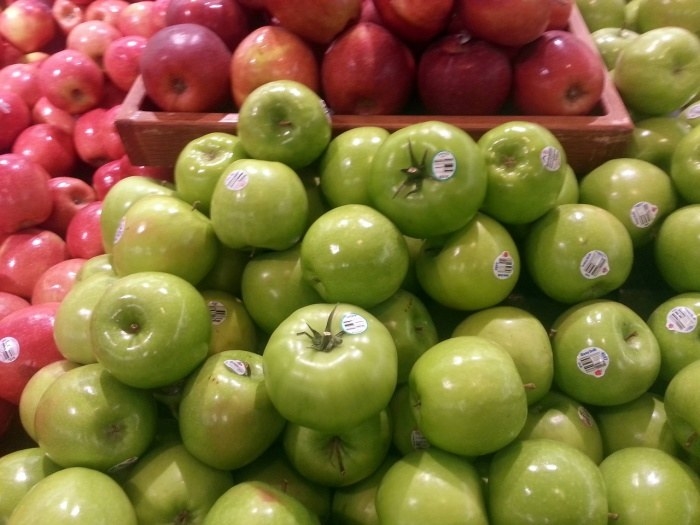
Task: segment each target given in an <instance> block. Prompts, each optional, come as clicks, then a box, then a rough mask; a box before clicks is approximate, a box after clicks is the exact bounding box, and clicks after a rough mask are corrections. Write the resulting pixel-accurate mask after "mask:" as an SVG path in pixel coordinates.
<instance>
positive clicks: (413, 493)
mask: <svg viewBox="0 0 700 525" xmlns="http://www.w3.org/2000/svg"><path fill="white" fill-rule="evenodd" d="M484 492H485V490H484V487H483V485H482V481H481V479H480V477H479V473H478V472H477V470H476V468H475V467H474V465H472V463H470V462H469V461H468V460H467V459H465V458H463V457H461V456H457V455H454V454H450V453H448V452H445V451H443V450H440V449H437V448H430V449H426V450H417V451H415V452H411V453H410V454H407V455H406V456H404V457H402V458H400V459H398V460H397V461H396V462H394V463H393V464H392V465H391V466H390V467H389V469H388V470H387V472H386V473H385V474H384V477H383V478H382V480H381V481H380V483H379V487H378V488H377V494H376V511H377V516H378V517H379V523H381V524H382V525H420V524H425V523H450V522H452V523H473V524H474V525H487V524H488V523H490V522H489V520H488V517H487V510H486V502H485V495H484Z"/></svg>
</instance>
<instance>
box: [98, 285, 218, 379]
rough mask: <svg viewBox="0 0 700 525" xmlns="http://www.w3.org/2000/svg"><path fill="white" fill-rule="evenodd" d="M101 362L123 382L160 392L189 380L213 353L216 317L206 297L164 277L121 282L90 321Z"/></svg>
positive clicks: (107, 296)
mask: <svg viewBox="0 0 700 525" xmlns="http://www.w3.org/2000/svg"><path fill="white" fill-rule="evenodd" d="M90 334H91V338H92V343H93V351H94V353H95V357H96V358H97V361H98V362H100V363H102V364H103V365H104V367H105V368H106V369H107V370H109V371H110V372H111V373H112V374H114V376H115V377H116V378H117V379H119V380H120V381H122V382H124V383H126V384H128V385H131V386H134V387H137V388H159V387H164V386H168V385H171V384H172V383H175V382H177V381H178V380H181V379H182V378H184V377H185V376H187V375H188V374H189V373H190V372H192V370H194V369H195V367H197V365H199V364H200V363H201V362H202V361H204V359H205V358H206V356H207V354H208V353H209V342H210V341H211V316H210V315H209V308H208V307H207V304H206V302H205V301H204V298H203V297H202V295H201V293H200V292H199V291H198V290H197V289H196V288H195V287H194V286H193V285H192V284H191V283H189V282H188V281H186V280H184V279H183V278H181V277H178V276H176V275H173V274H169V273H165V272H138V273H132V274H131V275H126V276H124V277H120V278H119V279H118V280H117V281H115V282H114V283H113V284H112V285H111V286H110V287H109V288H108V289H107V290H105V291H104V293H103V294H102V297H101V298H100V299H99V301H97V304H96V305H95V307H94V309H93V311H92V319H91V321H90Z"/></svg>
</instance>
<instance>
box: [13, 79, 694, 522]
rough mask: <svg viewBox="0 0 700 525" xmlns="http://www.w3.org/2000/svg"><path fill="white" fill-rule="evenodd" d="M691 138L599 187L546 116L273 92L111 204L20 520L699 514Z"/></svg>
mask: <svg viewBox="0 0 700 525" xmlns="http://www.w3.org/2000/svg"><path fill="white" fill-rule="evenodd" d="M699 89H700V87H699ZM677 118H678V119H681V118H682V117H681V116H680V115H679V116H678V117H677ZM678 122H680V120H679V121H678ZM693 122H694V121H693V120H692V119H687V120H686V121H685V124H686V125H687V129H686V132H685V133H684V134H683V135H682V137H681V138H679V139H678V140H677V141H676V142H675V144H674V145H673V148H670V150H669V151H667V154H666V155H665V156H664V157H663V163H661V161H659V162H658V163H654V162H652V161H650V160H644V159H641V158H638V157H635V156H630V157H625V158H619V159H612V160H610V161H608V162H605V163H604V164H601V165H600V166H599V167H597V168H596V169H594V170H593V171H591V172H589V173H586V174H576V173H574V171H573V170H572V169H571V167H570V166H569V164H568V163H567V160H566V152H565V151H564V149H563V148H562V146H561V144H560V143H559V141H558V139H557V138H556V137H555V136H554V135H553V134H552V133H551V132H550V131H549V130H547V129H546V128H544V127H542V126H540V125H538V124H533V123H530V122H525V121H518V120H514V121H511V122H508V123H505V124H503V125H499V126H497V127H494V128H493V129H491V130H489V131H488V132H486V133H485V134H484V135H483V136H482V137H480V138H479V139H473V138H472V137H470V136H469V135H468V134H467V133H466V132H464V131H463V130H461V129H459V128H456V127H454V126H452V125H450V124H447V123H444V122H440V121H426V122H420V123H417V124H412V125H409V126H406V127H404V128H402V129H399V130H397V131H394V132H388V131H386V130H384V129H381V128H376V127H359V128H354V129H352V130H350V131H346V132H344V133H341V134H338V135H335V136H334V135H333V133H332V125H331V121H330V119H329V117H328V113H327V108H326V107H325V104H324V103H323V101H322V100H321V99H320V98H319V97H318V95H316V94H315V93H314V92H313V91H311V90H309V89H308V88H306V87H305V86H303V85H302V84H299V83H296V82H294V81H285V80H281V81H275V82H270V83H268V84H265V85H263V86H261V87H259V88H257V89H256V90H255V91H253V92H252V93H251V94H250V95H249V96H248V98H247V99H246V101H245V103H244V104H243V105H242V107H241V109H240V113H239V123H238V128H237V131H236V133H235V134H230V133H223V132H216V133H210V134H207V135H204V136H202V137H200V138H198V139H195V140H193V141H192V142H190V143H189V144H188V145H187V146H186V147H185V148H184V149H183V150H182V151H181V153H180V155H179V157H178V160H177V164H176V166H175V169H174V180H173V182H172V183H167V182H162V181H158V180H155V179H152V178H148V177H143V176H131V177H126V178H124V179H122V180H120V181H119V182H117V183H116V184H115V185H114V186H113V187H112V188H111V189H110V191H109V192H108V193H107V195H106V196H105V198H104V200H103V203H102V213H101V216H100V228H101V233H102V238H103V242H104V252H105V253H103V254H100V255H97V256H95V257H93V258H91V259H88V260H87V261H86V262H85V264H84V265H83V266H82V267H81V269H80V271H79V273H78V275H77V277H76V281H75V283H74V285H73V286H72V288H71V289H70V290H69V291H68V292H67V294H66V295H65V297H64V299H63V300H62V301H61V303H60V305H59V307H58V310H57V312H56V318H55V326H54V339H55V342H56V346H57V348H58V350H59V352H60V354H61V356H62V359H60V360H56V361H54V362H52V363H50V364H48V365H46V366H43V367H42V368H40V369H39V370H38V371H37V372H36V373H35V374H34V375H32V376H31V379H29V380H28V382H27V384H26V386H25V387H24V389H23V391H22V394H21V398H20V402H19V417H20V422H21V426H22V428H23V431H24V432H26V434H27V436H28V438H30V442H31V444H30V445H27V446H26V447H21V448H18V449H17V450H13V451H11V452H8V453H7V454H6V455H4V456H3V457H0V522H2V523H8V524H10V525H19V524H26V523H53V522H55V523H90V524H94V523H115V524H119V525H128V524H131V523H133V524H135V523H143V524H150V523H173V524H194V523H204V524H206V525H222V524H224V523H226V524H230V523H245V524H246V525H256V524H258V523H260V524H262V523H265V524H273V523H274V524H283V523H284V524H288V523H294V524H316V523H329V524H360V523H362V524H377V523H381V524H382V525H391V524H400V525H411V524H425V523H444V524H448V523H477V524H492V525H501V524H508V525H512V524H520V523H523V524H524V523H559V524H567V525H575V524H582V525H583V524H585V525H595V524H601V525H604V524H606V523H609V522H614V523H637V524H638V523H645V524H662V523H664V524H665V523H674V524H682V523H687V524H692V523H698V522H700V476H699V474H698V472H699V471H698V468H700V467H699V465H700V463H698V457H700V440H699V439H698V432H700V416H699V414H698V411H697V408H696V407H697V406H700V405H699V404H700V360H699V359H698V357H699V356H700V339H698V333H700V328H699V327H698V322H697V320H698V314H700V272H698V268H699V267H700V244H699V243H698V239H700V195H699V194H698V189H697V188H698V187H700V186H699V185H698V184H697V181H698V180H700V126H695V127H694V126H693ZM638 140H640V139H639V137H635V138H634V140H633V142H634V144H638ZM634 144H633V145H632V146H630V147H631V148H633V147H634ZM664 163H665V164H664ZM2 335H3V337H5V336H4V334H2ZM3 341H4V343H3V345H5V344H6V343H7V341H8V340H6V339H3ZM11 354H12V348H11V347H10V346H9V343H8V346H6V347H5V346H3V353H2V354H1V355H2V356H3V358H6V357H7V358H8V359H3V360H2V361H0V368H1V367H3V366H5V365H8V366H9V361H10V359H9V357H10V356H11ZM609 520H610V521H609Z"/></svg>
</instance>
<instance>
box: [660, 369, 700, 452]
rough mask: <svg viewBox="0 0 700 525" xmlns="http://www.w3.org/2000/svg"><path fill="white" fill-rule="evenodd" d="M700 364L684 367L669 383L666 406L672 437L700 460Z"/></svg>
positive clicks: (665, 397)
mask: <svg viewBox="0 0 700 525" xmlns="http://www.w3.org/2000/svg"><path fill="white" fill-rule="evenodd" d="M698 403H700V361H695V362H693V363H690V364H689V365H687V366H685V367H684V368H682V369H681V370H680V371H678V372H677V373H676V375H675V376H673V378H672V379H671V381H669V383H668V386H667V387H666V391H665V393H664V407H665V408H666V417H667V418H668V424H669V426H670V427H671V431H672V432H673V437H674V438H675V439H676V441H677V442H678V443H679V444H680V446H681V447H682V448H683V450H685V451H686V452H688V453H690V454H691V455H692V456H695V457H700V439H699V438H700V417H699V416H698V411H697V410H696V409H695V407H697V406H698Z"/></svg>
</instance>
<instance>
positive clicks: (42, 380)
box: [19, 359, 80, 441]
mask: <svg viewBox="0 0 700 525" xmlns="http://www.w3.org/2000/svg"><path fill="white" fill-rule="evenodd" d="M78 366H80V365H79V364H78V363H75V362H73V361H69V360H67V359H61V360H59V361H53V362H51V363H49V364H47V365H44V366H42V367H41V368H40V369H39V370H37V371H36V372H34V375H32V377H30V378H29V381H27V384H26V385H24V388H23V389H22V394H21V395H20V397H19V419H20V422H21V423H22V428H23V429H24V431H25V432H26V433H27V435H28V436H29V437H30V438H32V439H33V440H34V441H36V431H35V427H34V416H35V415H36V407H37V406H38V404H39V400H40V399H41V396H43V395H44V392H46V389H47V388H49V386H50V385H51V383H53V382H54V381H55V380H56V379H57V378H58V377H60V376H62V375H63V374H65V373H66V372H68V370H72V369H74V368H77V367H78Z"/></svg>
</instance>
